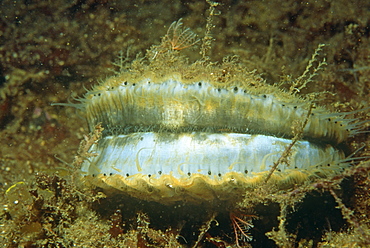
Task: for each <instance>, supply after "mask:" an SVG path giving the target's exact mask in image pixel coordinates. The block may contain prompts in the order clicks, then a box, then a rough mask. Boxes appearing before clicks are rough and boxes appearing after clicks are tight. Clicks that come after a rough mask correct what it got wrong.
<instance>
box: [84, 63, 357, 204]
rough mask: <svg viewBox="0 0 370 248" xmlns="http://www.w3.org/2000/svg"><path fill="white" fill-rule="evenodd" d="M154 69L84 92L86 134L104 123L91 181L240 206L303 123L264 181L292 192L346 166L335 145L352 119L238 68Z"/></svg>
mask: <svg viewBox="0 0 370 248" xmlns="http://www.w3.org/2000/svg"><path fill="white" fill-rule="evenodd" d="M158 59H160V58H158ZM161 62H163V61H161ZM156 63H159V60H157V61H152V62H151V63H150V64H149V65H144V64H143V65H142V70H141V71H139V72H137V71H135V72H129V71H128V72H121V73H120V74H118V75H116V76H114V77H112V78H109V79H107V80H106V81H105V82H102V83H101V84H100V85H98V86H96V87H95V88H94V89H92V90H91V91H90V92H88V93H87V94H86V96H85V99H84V100H83V106H84V110H85V112H86V118H87V121H88V124H89V127H90V130H93V129H94V127H95V125H97V124H98V123H101V124H102V126H103V127H104V131H103V136H102V138H101V139H100V140H99V141H98V142H97V143H96V144H94V145H93V146H92V147H91V149H90V152H91V153H93V154H95V155H96V156H93V157H90V158H89V159H87V160H85V162H84V163H83V166H82V172H83V174H84V177H85V181H86V182H88V183H89V184H93V185H96V186H99V187H101V188H103V189H105V190H106V191H107V192H114V193H123V194H129V195H131V196H134V197H137V198H141V199H144V200H149V201H158V202H161V203H165V204H167V203H173V202H176V201H193V202H202V201H213V200H235V199H238V197H240V196H242V195H243V193H244V192H246V190H248V189H251V188H255V187H259V186H260V185H261V184H265V183H266V177H267V175H268V174H269V171H270V170H271V167H272V166H273V165H274V163H276V161H278V159H279V158H280V157H281V156H282V154H283V152H284V151H285V150H286V147H288V146H289V145H291V143H292V140H291V139H292V138H293V136H294V133H293V132H292V128H293V127H294V125H295V124H294V123H301V122H303V121H304V120H306V119H307V123H306V125H305V126H304V129H303V130H301V137H302V139H301V140H299V141H297V142H296V143H295V144H294V145H293V146H292V149H291V151H290V154H289V156H288V158H287V160H286V162H285V163H281V164H279V165H278V168H277V170H276V171H274V173H273V174H272V176H271V178H270V179H269V180H268V183H269V184H272V185H273V186H274V187H277V188H281V189H286V188H289V187H292V186H293V185H296V184H298V183H302V182H305V181H308V180H313V179H315V178H318V177H327V176H330V175H335V174H337V173H339V172H340V171H341V170H343V168H345V167H347V166H348V162H347V160H346V159H345V155H344V152H343V151H341V150H340V149H338V148H337V147H338V144H340V143H342V142H344V141H345V140H346V139H347V138H348V137H349V136H352V135H354V134H356V133H357V132H358V129H359V126H358V125H357V124H355V123H354V120H353V119H345V118H344V117H345V115H346V113H330V112H328V111H326V110H325V109H324V108H320V107H314V108H312V105H311V102H310V101H308V100H305V99H302V98H299V97H296V96H293V95H291V94H288V93H286V92H284V91H282V90H280V89H279V88H277V87H275V86H271V85H267V84H266V83H265V82H263V80H261V78H259V77H258V76H256V75H254V74H253V73H247V72H245V71H241V72H240V71H239V70H235V71H234V72H232V75H233V76H232V77H231V78H229V79H224V78H223V79H222V80H221V79H219V78H217V77H215V75H218V72H219V71H220V70H222V66H216V65H208V66H207V67H204V66H202V65H200V64H199V63H195V64H184V63H181V64H180V65H177V66H174V65H172V66H171V65H169V66H167V67H164V66H163V67H160V66H156ZM310 106H311V107H310Z"/></svg>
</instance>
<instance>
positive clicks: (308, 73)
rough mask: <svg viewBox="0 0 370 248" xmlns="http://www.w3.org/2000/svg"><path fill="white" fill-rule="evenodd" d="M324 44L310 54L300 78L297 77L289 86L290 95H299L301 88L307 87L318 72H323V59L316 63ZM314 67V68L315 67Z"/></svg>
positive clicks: (324, 64)
mask: <svg viewBox="0 0 370 248" xmlns="http://www.w3.org/2000/svg"><path fill="white" fill-rule="evenodd" d="M324 46H325V44H319V45H318V47H317V48H316V49H315V52H314V53H313V54H312V57H311V59H310V61H309V62H308V65H307V66H306V69H305V71H304V72H303V74H302V75H301V76H299V77H298V78H297V79H296V80H294V81H293V83H292V85H291V86H290V89H289V92H290V93H291V94H296V93H299V92H300V91H301V90H302V89H303V88H305V87H306V86H307V84H308V83H310V82H312V80H313V78H314V77H315V76H316V75H318V72H319V71H320V70H323V69H324V67H325V66H326V65H327V63H326V60H325V58H324V59H323V60H321V61H319V62H318V63H315V62H317V61H318V56H319V55H320V54H321V51H322V49H323V47H324ZM315 65H316V66H315Z"/></svg>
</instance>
